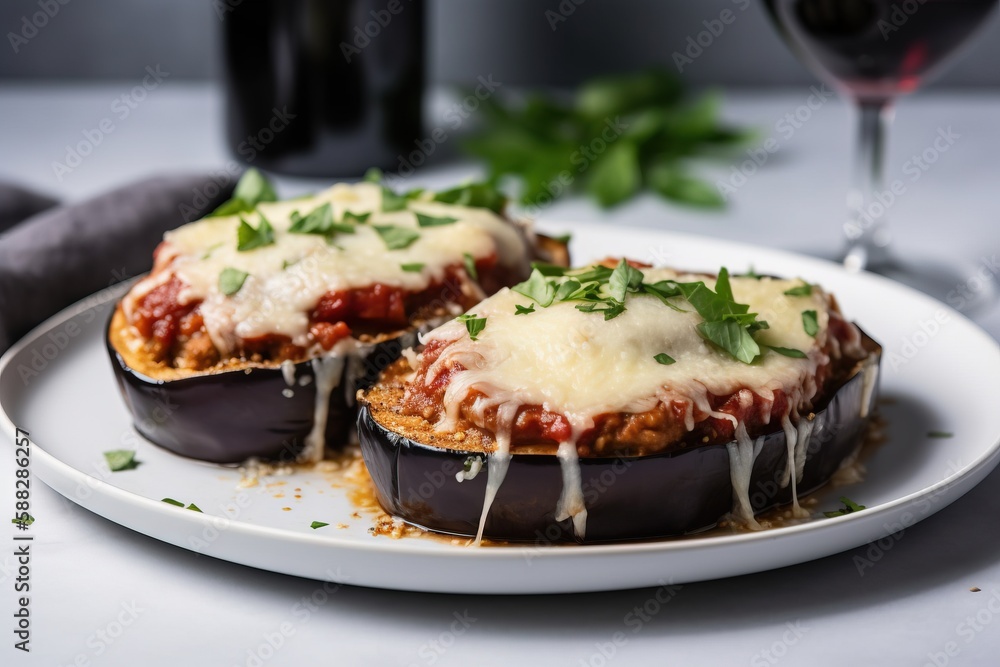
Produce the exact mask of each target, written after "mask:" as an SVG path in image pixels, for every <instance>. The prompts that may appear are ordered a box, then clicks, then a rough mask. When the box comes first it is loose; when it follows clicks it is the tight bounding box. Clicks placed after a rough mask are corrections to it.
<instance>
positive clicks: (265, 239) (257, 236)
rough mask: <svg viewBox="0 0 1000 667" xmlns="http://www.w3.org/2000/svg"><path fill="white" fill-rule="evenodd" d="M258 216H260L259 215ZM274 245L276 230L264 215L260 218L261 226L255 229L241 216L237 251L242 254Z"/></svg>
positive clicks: (237, 236) (237, 231)
mask: <svg viewBox="0 0 1000 667" xmlns="http://www.w3.org/2000/svg"><path fill="white" fill-rule="evenodd" d="M258 215H260V214H259V213H258ZM272 243H274V229H273V228H272V227H271V223H269V222H268V221H267V218H265V217H264V216H263V215H261V216H260V224H259V225H258V226H257V228H256V229H254V228H253V227H252V226H251V225H250V223H249V222H247V221H246V219H245V218H244V217H243V216H242V215H241V216H240V226H239V228H238V229H237V230H236V249H237V250H238V251H240V252H246V251H247V250H253V249H254V248H263V247H264V246H268V245H271V244H272Z"/></svg>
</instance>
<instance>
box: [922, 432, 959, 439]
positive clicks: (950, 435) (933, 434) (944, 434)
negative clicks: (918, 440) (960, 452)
mask: <svg viewBox="0 0 1000 667" xmlns="http://www.w3.org/2000/svg"><path fill="white" fill-rule="evenodd" d="M927 437H928V438H954V437H955V434H954V433H949V432H948V431H927Z"/></svg>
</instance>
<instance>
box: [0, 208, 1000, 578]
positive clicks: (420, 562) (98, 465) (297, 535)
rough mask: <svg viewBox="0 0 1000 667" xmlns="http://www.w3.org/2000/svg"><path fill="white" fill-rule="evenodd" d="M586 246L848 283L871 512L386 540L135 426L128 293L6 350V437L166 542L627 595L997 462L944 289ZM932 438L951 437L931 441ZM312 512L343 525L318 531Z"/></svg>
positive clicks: (899, 512) (728, 252) (647, 247)
mask: <svg viewBox="0 0 1000 667" xmlns="http://www.w3.org/2000/svg"><path fill="white" fill-rule="evenodd" d="M573 251H574V256H575V258H576V260H577V263H580V262H582V261H586V260H591V259H596V258H600V257H605V256H609V255H628V256H630V257H633V258H636V259H640V260H645V261H648V262H651V263H655V264H662V265H671V266H677V267H681V268H687V269H701V270H707V271H715V270H717V269H718V268H719V266H720V265H726V266H728V267H729V269H730V270H731V271H737V272H739V271H744V270H746V269H748V268H750V267H751V266H752V267H753V268H754V269H755V270H756V271H757V272H759V273H766V274H774V275H781V276H789V277H791V276H801V277H803V278H805V279H807V280H809V281H811V282H818V283H820V284H822V285H823V286H824V287H826V288H827V289H829V290H831V291H833V292H834V293H835V294H836V295H837V298H838V300H839V301H840V303H841V306H842V309H843V310H844V312H845V313H846V314H847V316H848V317H849V318H851V319H854V320H855V321H857V322H858V323H859V324H861V325H862V327H863V328H865V330H866V331H868V333H869V334H870V335H872V336H873V337H874V338H875V339H876V340H878V341H880V342H881V343H882V344H883V345H884V346H885V357H884V359H883V364H882V377H881V392H882V396H883V397H887V398H889V399H891V403H890V404H889V405H885V406H883V408H882V412H883V414H884V415H885V417H886V419H887V420H888V424H889V441H888V442H887V443H886V444H885V445H883V446H881V447H879V448H878V450H877V451H876V452H875V453H874V455H873V456H872V457H871V459H870V460H869V461H868V474H867V477H866V479H865V480H864V481H863V482H861V483H858V484H856V485H853V486H851V487H848V488H842V489H838V490H836V491H835V492H833V493H832V495H830V494H827V496H826V497H823V498H822V501H821V503H820V507H819V509H832V508H835V507H836V506H837V504H838V503H837V501H836V496H837V495H841V494H846V495H848V496H850V497H851V498H852V499H853V500H855V501H856V502H859V503H862V504H864V505H866V506H867V507H868V509H867V510H865V511H863V512H858V513H855V514H850V515H847V516H843V517H839V518H836V519H822V518H821V519H818V520H816V521H813V522H810V523H806V524H801V525H797V526H791V527H786V528H778V529H773V530H768V531H764V532H760V533H749V534H740V535H724V536H711V537H708V536H706V537H700V538H688V539H684V540H674V541H670V540H664V541H650V542H643V543H634V544H614V545H595V546H586V547H578V546H568V547H565V546H564V547H544V546H523V547H491V548H480V549H476V548H466V547H463V546H455V545H451V544H448V543H446V542H443V541H438V540H429V539H402V540H393V539H390V538H388V537H384V536H382V537H376V536H372V535H370V534H368V532H367V529H368V527H369V525H370V517H368V516H362V517H361V518H356V517H352V513H353V512H354V510H355V508H354V507H353V506H352V505H351V503H350V502H349V501H348V499H347V495H346V491H345V489H344V488H333V487H332V486H331V484H330V480H329V478H324V476H323V475H322V474H320V473H317V472H306V473H295V474H293V475H290V476H287V477H283V478H281V479H280V480H278V482H279V483H278V484H276V485H270V486H267V485H261V486H259V487H256V488H250V489H244V490H240V489H239V488H238V487H237V485H238V482H239V479H240V477H239V473H238V472H237V471H235V470H233V469H230V468H224V467H219V466H213V465H208V464H202V463H198V462H195V461H191V460H188V459H183V458H180V457H177V456H174V455H172V454H169V453H167V452H165V451H162V450H160V449H158V448H157V447H155V446H153V445H151V444H150V443H148V442H146V441H145V440H143V439H142V438H141V437H139V436H138V435H136V434H135V432H134V430H133V429H132V427H131V425H130V419H129V415H128V413H127V411H126V409H125V406H124V404H123V403H122V400H121V397H120V395H119V393H118V389H117V387H116V386H115V380H114V377H113V375H112V372H111V366H110V363H109V361H108V358H107V354H106V352H105V349H104V331H103V330H104V324H105V321H106V319H107V316H108V312H109V310H110V308H111V303H112V302H113V299H114V298H115V297H116V296H117V295H118V294H120V293H121V291H122V289H121V288H119V289H113V290H107V291H106V292H105V293H103V294H98V295H95V296H94V297H91V298H90V299H87V300H85V301H84V302H81V303H80V304H77V305H75V306H73V307H71V308H68V309H67V310H65V311H63V312H62V313H60V314H58V315H56V316H54V317H52V318H51V319H49V320H48V321H47V322H45V323H44V324H42V325H41V326H40V327H38V328H37V329H36V330H35V331H33V332H32V333H31V334H29V335H28V336H27V337H25V339H24V340H22V341H21V342H19V343H18V344H17V345H16V346H14V347H13V348H12V349H11V350H9V351H8V353H7V354H6V355H4V357H3V359H0V406H2V415H0V421H2V422H3V431H4V434H5V435H7V437H8V438H11V439H12V437H13V435H14V429H15V427H19V428H22V429H25V430H27V431H28V432H29V433H30V435H31V440H32V443H33V444H32V448H33V452H32V459H31V462H32V470H33V472H34V474H35V475H37V476H38V477H40V478H41V479H42V480H43V481H45V483H47V484H48V485H49V486H51V487H52V488H54V489H55V490H56V491H58V492H59V493H61V494H62V495H64V496H66V497H67V498H69V499H70V500H72V501H73V502H76V503H78V504H80V505H82V506H83V507H86V508H87V509H89V510H91V511H93V512H95V513H97V514H100V515H101V516H103V517H106V518H108V519H110V520H112V521H114V522H116V523H119V524H121V525H123V526H127V527H128V528H131V529H133V530H136V531H138V532H141V533H144V534H146V535H149V536H151V537H155V538H156V539H159V540H163V541H165V542H169V543H171V544H175V545H178V546H181V547H184V548H187V549H191V550H194V551H198V552H201V553H204V554H207V555H211V556H214V557H216V558H221V559H224V560H229V561H232V562H235V563H241V564H244V565H250V566H253V567H258V568H262V569H266V570H272V571H274V572H281V573H286V574H292V575H298V576H303V577H310V578H314V579H321V580H329V581H337V582H342V583H350V584H356V585H363V586H373V587H378V588H391V589H399V590H412V591H432V592H446V593H511V594H515V593H567V592H585V591H601V590H614V589H625V588H637V587H643V586H656V585H662V584H663V583H666V582H669V583H686V582H692V581H699V580H704V579H713V578H719V577H727V576H733V575H740V574H747V573H751V572H759V571H761V570H767V569H771V568H777V567H782V566H786V565H791V564H794V563H800V562H803V561H807V560H811V559H814V558H819V557H822V556H827V555H830V554H833V553H837V552H839V551H844V550H846V549H850V548H853V547H856V546H859V545H862V544H865V543H866V542H870V541H872V540H876V539H878V538H881V537H883V536H886V535H888V534H891V533H893V532H895V531H897V530H899V529H900V528H904V527H908V526H910V525H912V524H913V523H915V522H917V521H919V520H921V519H923V518H926V517H927V516H929V515H931V514H933V513H934V512H936V511H937V510H939V509H941V508H942V507H944V506H946V505H948V504H949V503H951V502H953V501H954V500H956V499H957V498H959V497H960V496H961V495H962V494H964V493H965V492H967V491H968V490H969V489H971V488H972V487H973V486H975V485H976V484H977V483H978V482H979V481H980V480H982V479H983V478H984V477H985V476H986V475H987V474H988V473H989V472H990V471H991V470H992V469H993V468H994V466H996V464H997V462H998V460H1000V420H998V419H997V417H996V394H997V391H996V390H997V378H998V377H1000V349H998V346H997V343H996V341H994V340H993V339H992V338H990V337H989V336H988V335H986V334H985V333H984V332H982V331H981V330H980V329H978V328H977V327H976V326H974V325H973V324H972V323H970V322H969V321H968V320H966V319H965V318H963V317H962V316H961V315H959V314H958V313H956V312H955V311H953V310H951V309H949V308H948V307H946V306H944V305H942V304H941V303H939V302H937V301H934V300H932V299H930V298H929V297H926V296H924V295H922V294H919V293H917V292H915V291H913V290H910V289H908V288H906V287H903V286H901V285H898V284H896V283H893V282H891V281H889V280H885V279H883V278H880V277H878V276H874V275H868V274H862V275H852V274H848V273H847V272H845V271H844V270H843V269H842V268H841V267H839V266H837V265H834V264H831V263H828V262H823V261H820V260H816V259H812V258H808V257H802V256H798V255H793V254H789V253H786V252H780V251H775V250H770V249H765V248H755V247H752V246H746V245H739V244H734V243H726V242H722V241H717V240H715V239H707V238H699V237H692V236H682V235H678V234H670V233H663V232H654V231H645V230H636V229H628V228H619V227H616V228H611V227H608V226H601V225H579V226H577V227H576V229H575V234H574V240H573ZM164 409H165V410H167V411H169V409H170V406H169V403H165V404H164ZM932 431H943V432H952V433H954V437H951V438H935V437H931V436H930V435H929V433H930V432H932ZM123 448H125V449H133V448H134V449H136V450H137V452H138V453H137V457H136V458H137V459H138V460H140V461H142V465H141V466H140V467H139V468H138V469H136V470H132V471H127V472H119V473H109V472H108V469H107V467H106V466H105V465H104V461H103V456H102V452H104V451H106V450H110V449H123ZM281 482H283V484H282V483H281ZM296 496H298V497H296ZM164 497H170V498H175V499H177V500H180V501H183V502H185V503H195V504H197V505H198V506H199V507H200V508H201V509H202V510H203V511H204V514H198V513H196V512H193V511H187V510H181V509H178V508H176V507H172V506H170V505H168V504H166V503H163V502H161V499H162V498H164ZM286 508H287V509H286ZM313 521H323V522H326V523H328V524H330V525H329V526H326V527H324V528H321V529H319V530H313V529H311V528H310V524H311V523H312V522H313ZM338 525H340V527H338Z"/></svg>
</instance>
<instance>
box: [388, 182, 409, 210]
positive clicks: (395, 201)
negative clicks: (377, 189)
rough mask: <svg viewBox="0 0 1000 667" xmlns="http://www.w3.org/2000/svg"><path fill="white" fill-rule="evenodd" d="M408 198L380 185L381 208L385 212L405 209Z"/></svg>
mask: <svg viewBox="0 0 1000 667" xmlns="http://www.w3.org/2000/svg"><path fill="white" fill-rule="evenodd" d="M407 205H409V200H408V199H407V198H406V197H405V196H404V195H398V194H396V193H395V192H393V191H392V190H391V189H389V188H387V187H385V186H384V185H383V186H382V210H383V211H384V212H386V213H392V212H393V211H405V210H406V207H407Z"/></svg>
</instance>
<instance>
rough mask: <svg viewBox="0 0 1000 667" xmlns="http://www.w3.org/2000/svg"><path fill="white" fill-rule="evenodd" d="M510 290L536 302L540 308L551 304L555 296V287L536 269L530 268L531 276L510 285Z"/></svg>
mask: <svg viewBox="0 0 1000 667" xmlns="http://www.w3.org/2000/svg"><path fill="white" fill-rule="evenodd" d="M511 290H513V291H515V292H517V293H518V294H523V295H524V296H526V297H528V298H529V299H531V300H533V301H536V302H538V305H540V306H541V307H542V308H548V307H549V306H550V305H552V300H553V299H554V298H555V296H556V290H555V287H553V286H552V283H550V282H549V281H548V280H546V279H545V276H543V275H542V272H541V271H539V270H538V269H532V271H531V276H530V277H529V278H528V279H527V280H526V281H524V282H523V283H518V284H517V285H514V286H513V287H511Z"/></svg>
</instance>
